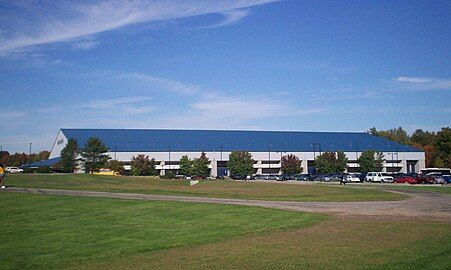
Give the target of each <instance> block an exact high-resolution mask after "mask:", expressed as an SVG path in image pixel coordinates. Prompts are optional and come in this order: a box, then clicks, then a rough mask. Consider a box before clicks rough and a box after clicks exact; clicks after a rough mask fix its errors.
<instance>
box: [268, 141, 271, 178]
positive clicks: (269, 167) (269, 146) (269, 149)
mask: <svg viewBox="0 0 451 270" xmlns="http://www.w3.org/2000/svg"><path fill="white" fill-rule="evenodd" d="M268 159H269V164H268V169H269V174H271V144H269V145H268Z"/></svg>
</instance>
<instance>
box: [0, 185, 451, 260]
mask: <svg viewBox="0 0 451 270" xmlns="http://www.w3.org/2000/svg"><path fill="white" fill-rule="evenodd" d="M0 202H1V205H2V207H1V208H0V226H1V228H2V236H1V239H2V241H0V258H1V264H0V268H1V269H63V268H64V269H66V268H74V269H118V268H121V269H305V268H314V269H356V268H359V269H449V266H450V263H451V256H450V254H451V227H450V226H449V224H448V223H445V222H439V221H431V220H410V219H394V218H384V217H377V218H374V217H365V218H362V217H355V216H353V217H346V218H338V217H334V216H325V215H319V214H309V213H301V212H294V211H282V210H274V209H266V208H260V207H247V206H232V205H217V204H201V203H181V202H158V201H127V200H116V199H105V198H82V197H66V196H42V195H32V194H16V193H6V192H0Z"/></svg>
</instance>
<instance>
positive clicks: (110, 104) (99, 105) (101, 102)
mask: <svg viewBox="0 0 451 270" xmlns="http://www.w3.org/2000/svg"><path fill="white" fill-rule="evenodd" d="M150 99H152V98H151V97H145V96H137V97H121V98H114V99H98V100H93V101H91V102H88V103H87V104H83V105H79V106H77V107H80V108H90V109H109V108H114V107H116V106H118V105H124V104H132V103H138V102H143V101H148V100H150Z"/></svg>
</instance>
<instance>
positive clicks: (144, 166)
mask: <svg viewBox="0 0 451 270" xmlns="http://www.w3.org/2000/svg"><path fill="white" fill-rule="evenodd" d="M131 174H132V175H135V176H143V175H150V174H151V164H150V160H149V156H146V155H137V156H136V157H135V156H133V157H132V160H131Z"/></svg>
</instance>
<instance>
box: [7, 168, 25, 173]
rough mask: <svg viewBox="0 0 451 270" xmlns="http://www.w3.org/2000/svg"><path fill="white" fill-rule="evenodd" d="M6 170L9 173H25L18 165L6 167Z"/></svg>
mask: <svg viewBox="0 0 451 270" xmlns="http://www.w3.org/2000/svg"><path fill="white" fill-rule="evenodd" d="M5 171H7V172H9V173H23V170H22V169H20V168H17V167H6V169H5Z"/></svg>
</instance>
